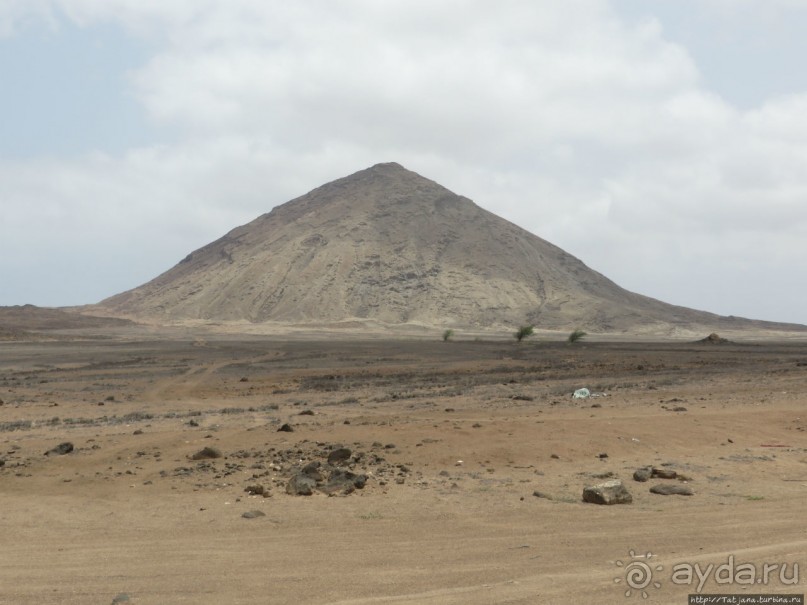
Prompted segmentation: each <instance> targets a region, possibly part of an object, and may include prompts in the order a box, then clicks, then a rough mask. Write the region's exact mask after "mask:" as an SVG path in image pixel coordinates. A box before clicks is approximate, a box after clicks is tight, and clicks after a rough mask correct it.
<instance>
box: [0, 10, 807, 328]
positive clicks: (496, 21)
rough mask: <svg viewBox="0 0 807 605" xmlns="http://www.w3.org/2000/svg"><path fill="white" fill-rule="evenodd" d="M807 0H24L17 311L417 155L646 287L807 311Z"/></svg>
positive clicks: (8, 149) (5, 115)
mask: <svg viewBox="0 0 807 605" xmlns="http://www.w3.org/2000/svg"><path fill="white" fill-rule="evenodd" d="M805 31H807V0H564V2H556V1H551V0H498V1H497V2H495V3H494V2H490V1H489V0H441V1H439V2H436V1H434V0H301V1H300V2H282V1H280V0H227V1H226V2H225V1H223V0H0V91H1V92H2V94H0V305H13V304H24V303H32V304H38V305H48V306H58V305H73V304H84V303H90V302H97V301H99V300H101V299H103V298H105V297H106V296H109V295H112V294H115V293H117V292H120V291H123V290H126V289H129V288H132V287H135V286H137V285H139V284H141V283H143V282H145V281H148V280H149V279H151V278H152V277H155V276H156V275H157V274H159V273H161V272H162V271H164V270H166V269H168V268H170V267H171V266H172V265H173V264H175V263H176V262H177V261H179V260H180V259H181V258H183V257H184V256H185V255H186V254H188V252H190V251H192V250H194V249H196V248H198V247H200V246H202V245H204V244H206V243H208V242H210V241H212V240H213V239H216V238H218V237H219V236H221V235H223V234H224V233H225V232H227V231H229V230H230V229H231V228H232V227H235V226H237V225H240V224H243V223H245V222H248V221H249V220H252V219H253V218H255V217H256V216H258V215H260V214H262V213H264V212H268V211H269V210H271V208H272V207H274V206H276V205H277V204H280V203H283V202H285V201H288V200H289V199H291V198H293V197H297V196H298V195H301V194H303V193H306V192H307V191H309V190H310V189H313V188H314V187H316V186H318V185H321V184H323V183H325V182H327V181H330V180H333V179H335V178H339V177H342V176H345V175H348V174H351V173H353V172H356V171H357V170H361V169H363V168H366V167H368V166H370V165H372V164H376V163H378V162H386V161H397V162H399V163H401V164H403V165H404V166H405V167H407V168H409V169H411V170H414V171H416V172H418V173H420V174H422V175H424V176H426V177H429V178H431V179H433V180H436V181H438V182H439V183H441V184H443V185H445V186H446V187H448V188H449V189H451V190H453V191H454V192H456V193H459V194H462V195H465V196H467V197H470V198H471V199H473V200H474V201H475V202H476V203H478V204H479V205H481V206H483V207H484V208H486V209H488V210H491V211H492V212H495V213H497V214H499V215H501V216H503V217H505V218H507V219H509V220H511V221H513V222H515V223H517V224H518V225H520V226H522V227H524V228H526V229H528V230H529V231H532V232H533V233H535V234H537V235H539V236H541V237H543V238H545V239H547V240H549V241H551V242H553V243H555V244H557V245H559V246H561V247H562V248H564V249H565V250H567V251H568V252H570V253H572V254H574V255H575V256H577V257H579V258H580V259H581V260H583V261H584V262H585V263H586V264H588V265H589V266H590V267H592V268H593V269H595V270H597V271H599V272H601V273H603V274H604V275H606V276H607V277H609V278H611V279H613V280H614V281H616V282H617V283H618V284H620V285H622V286H623V287H626V288H628V289H630V290H633V291H635V292H640V293H642V294H646V295H649V296H653V297H655V298H659V299H662V300H665V301H667V302H672V303H676V304H681V305H686V306H689V307H694V308H697V309H704V310H709V311H713V312H717V313H721V314H725V315H739V316H745V317H753V318H759V319H770V320H777V321H792V322H799V323H807V304H805V301H807V70H806V69H805V68H804V57H807V39H806V38H805V36H804V32H805Z"/></svg>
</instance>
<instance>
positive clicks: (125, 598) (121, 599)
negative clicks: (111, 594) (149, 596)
mask: <svg viewBox="0 0 807 605" xmlns="http://www.w3.org/2000/svg"><path fill="white" fill-rule="evenodd" d="M129 600H130V597H129V595H128V594H126V593H125V592H121V593H118V594H117V595H116V596H115V598H114V599H112V605H118V603H128V602H129Z"/></svg>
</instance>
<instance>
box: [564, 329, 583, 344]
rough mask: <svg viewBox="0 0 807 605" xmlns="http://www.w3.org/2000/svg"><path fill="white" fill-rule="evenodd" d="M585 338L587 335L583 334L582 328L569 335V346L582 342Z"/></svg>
mask: <svg viewBox="0 0 807 605" xmlns="http://www.w3.org/2000/svg"><path fill="white" fill-rule="evenodd" d="M584 336H586V333H585V332H583V330H581V329H580V328H578V329H577V330H575V331H574V332H572V333H571V334H569V338H568V339H567V340H568V341H569V344H572V343H575V342H577V341H578V340H581V339H582V338H583V337H584Z"/></svg>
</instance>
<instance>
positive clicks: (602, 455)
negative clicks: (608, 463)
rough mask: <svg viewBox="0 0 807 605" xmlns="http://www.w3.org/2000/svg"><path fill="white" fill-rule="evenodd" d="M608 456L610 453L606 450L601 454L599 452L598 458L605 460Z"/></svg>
mask: <svg viewBox="0 0 807 605" xmlns="http://www.w3.org/2000/svg"><path fill="white" fill-rule="evenodd" d="M607 457H608V454H606V453H605V452H602V453H601V454H597V458H599V459H600V460H605V459H606V458H607Z"/></svg>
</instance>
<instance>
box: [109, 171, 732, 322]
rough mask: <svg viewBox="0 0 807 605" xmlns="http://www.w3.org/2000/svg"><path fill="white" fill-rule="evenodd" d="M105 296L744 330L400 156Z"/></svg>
mask: <svg viewBox="0 0 807 605" xmlns="http://www.w3.org/2000/svg"><path fill="white" fill-rule="evenodd" d="M100 306H102V307H103V308H105V309H106V310H107V311H110V312H113V313H115V314H119V315H125V316H133V317H148V318H153V319H164V320H183V319H203V320H216V321H227V320H234V321H238V320H242V321H243V320H247V321H250V322H266V321H273V322H289V323H319V324H322V323H332V322H342V321H347V320H357V319H358V320H374V321H377V322H384V323H388V324H402V323H409V322H411V323H416V324H424V325H432V326H440V327H446V326H476V327H497V326H498V327H504V326H514V325H523V324H524V323H526V322H529V323H533V324H535V325H536V326H540V327H541V328H548V329H566V328H570V327H572V328H573V327H577V326H582V327H584V328H585V329H587V330H589V331H622V330H631V329H635V328H639V327H641V326H644V327H645V328H650V327H652V326H656V327H658V328H659V329H661V330H664V329H666V328H669V327H671V326H676V325H691V324H697V325H698V326H701V325H703V326H712V327H720V325H721V324H724V323H725V322H729V324H730V325H731V326H732V327H741V326H738V324H737V321H738V320H731V319H727V318H719V317H718V316H716V315H713V314H710V313H703V312H698V311H692V310H690V309H685V308H682V307H675V306H672V305H667V304H664V303H662V302H659V301H656V300H653V299H651V298H647V297H645V296H640V295H638V294H634V293H631V292H628V291H626V290H624V289H622V288H620V287H619V286H617V285H616V284H614V283H613V282H612V281H610V280H608V279H607V278H605V277H604V276H602V275H600V274H599V273H597V272H595V271H593V270H591V269H589V268H588V267H587V266H586V265H584V264H583V263H582V262H581V261H579V260H578V259H576V258H574V257H573V256H571V255H569V254H567V253H566V252H564V251H563V250H561V249H560V248H558V247H557V246H554V245H552V244H550V243H549V242H546V241H545V240H543V239H541V238H539V237H537V236H535V235H533V234H531V233H529V232H527V231H525V230H524V229H521V228H520V227H518V226H516V225H514V224H512V223H510V222H508V221H506V220H504V219H502V218H500V217H498V216H496V215H495V214H492V213H490V212H488V211H486V210H484V209H482V208H480V207H479V206H477V205H476V204H474V203H473V202H472V201H471V200H469V199H467V198H465V197H462V196H458V195H456V194H454V193H452V192H451V191H449V190H448V189H446V188H444V187H442V186H441V185H439V184H437V183H435V182H433V181H431V180H428V179H426V178H424V177H422V176H420V175H418V174H416V173H414V172H411V171H409V170H406V169H405V168H403V167H402V166H400V165H398V164H395V163H388V164H378V165H376V166H373V167H371V168H368V169H366V170H362V171H360V172H357V173H356V174H353V175H351V176H348V177H345V178H342V179H339V180H336V181H333V182H331V183H328V184H326V185H323V186H322V187H319V188H317V189H314V190H313V191H311V192H310V193H307V194H306V195H304V196H302V197H299V198H297V199H294V200H292V201H290V202H287V203H286V204H283V205H281V206H278V207H276V208H275V209H273V210H272V211H271V212H269V213H268V214H264V215H262V216H260V217H258V218H257V219H255V220H254V221H252V222H250V223H248V224H246V225H243V226H241V227H238V228H236V229H233V230H232V231H230V232H229V233H227V234H226V235H225V236H224V237H222V238H220V239H218V240H216V241H215V242H213V243H211V244H209V245H207V246H205V247H203V248H200V249H199V250H196V251H195V252H193V253H191V254H189V255H188V256H187V257H186V258H185V259H184V260H182V261H181V262H180V263H179V264H178V265H176V266H175V267H173V268H172V269H170V270H169V271H167V272H166V273H163V274H162V275H160V276H159V277H157V278H155V279H154V280H152V281H150V282H148V283H147V284H145V285H142V286H140V287H138V288H135V289H133V290H130V291H128V292H124V293H122V294H118V295H116V296H113V297H111V298H109V299H107V300H105V301H103V302H102V303H101V304H100Z"/></svg>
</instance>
